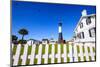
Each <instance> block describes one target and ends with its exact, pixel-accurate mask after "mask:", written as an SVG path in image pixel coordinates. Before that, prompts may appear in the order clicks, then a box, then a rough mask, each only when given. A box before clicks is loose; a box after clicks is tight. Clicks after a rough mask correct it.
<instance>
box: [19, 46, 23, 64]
mask: <svg viewBox="0 0 100 67" xmlns="http://www.w3.org/2000/svg"><path fill="white" fill-rule="evenodd" d="M23 53H24V46H21V50H20V56H19V61H18V65H21V64H22V59H21V56H22V55H23Z"/></svg>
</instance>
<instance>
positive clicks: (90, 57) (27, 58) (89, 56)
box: [12, 44, 95, 66]
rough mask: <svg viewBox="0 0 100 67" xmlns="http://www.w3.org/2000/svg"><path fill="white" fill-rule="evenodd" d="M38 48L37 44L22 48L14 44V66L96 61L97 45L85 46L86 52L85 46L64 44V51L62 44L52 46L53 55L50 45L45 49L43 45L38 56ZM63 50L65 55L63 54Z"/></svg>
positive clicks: (39, 47) (39, 48)
mask: <svg viewBox="0 0 100 67" xmlns="http://www.w3.org/2000/svg"><path fill="white" fill-rule="evenodd" d="M68 45H69V47H68ZM36 46H37V45H35V44H32V45H29V44H25V45H24V46H21V44H18V45H17V46H15V45H14V44H12V51H13V52H14V51H15V54H13V66H16V65H34V64H48V63H63V62H64V63H65V62H80V61H95V51H94V49H95V45H84V51H85V52H83V45H74V46H73V47H72V44H62V47H63V49H61V44H57V47H56V46H55V45H54V44H52V45H51V53H49V50H50V49H49V48H50V46H49V44H45V45H44V46H45V49H44V48H43V44H40V45H38V53H37V54H36V53H35V52H36V49H37V48H36ZM77 46H79V51H80V52H79V53H78V48H77ZM29 47H31V48H29ZM15 48H16V49H15ZM22 48H24V49H23V53H21V49H22ZM42 48H43V49H42ZM72 48H73V49H74V50H73V51H74V52H73V51H72ZM88 48H89V50H88ZM29 49H30V50H31V53H30V54H28V52H29V51H28V50H29ZM56 49H57V53H55V50H56ZM68 49H69V50H68ZM43 50H45V53H44V54H42V51H43ZM61 50H63V53H62V52H61ZM89 51H90V52H89ZM55 58H56V59H55ZM62 58H63V59H62ZM73 58H74V60H73ZM42 59H44V61H43V60H42ZM50 59H51V60H50ZM19 60H21V61H19ZM49 61H50V62H49ZM27 62H28V64H27ZM42 62H43V63H42Z"/></svg>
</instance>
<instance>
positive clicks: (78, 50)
mask: <svg viewBox="0 0 100 67" xmlns="http://www.w3.org/2000/svg"><path fill="white" fill-rule="evenodd" d="M77 53H80V48H79V46H78V45H77Z"/></svg>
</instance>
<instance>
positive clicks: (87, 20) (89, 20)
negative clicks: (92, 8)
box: [86, 17, 91, 25]
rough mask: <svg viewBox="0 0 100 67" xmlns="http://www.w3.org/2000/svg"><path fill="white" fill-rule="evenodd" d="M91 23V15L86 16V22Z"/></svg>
mask: <svg viewBox="0 0 100 67" xmlns="http://www.w3.org/2000/svg"><path fill="white" fill-rule="evenodd" d="M90 23H91V17H87V19H86V24H87V25H89V24H90Z"/></svg>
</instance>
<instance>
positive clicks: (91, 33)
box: [89, 28, 96, 37]
mask: <svg viewBox="0 0 100 67" xmlns="http://www.w3.org/2000/svg"><path fill="white" fill-rule="evenodd" d="M95 33H96V29H95V28H92V29H90V30H89V36H90V37H95Z"/></svg>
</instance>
